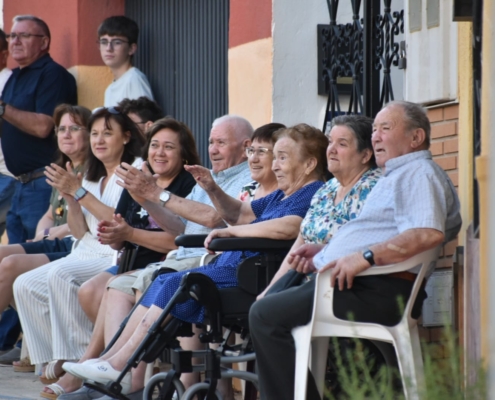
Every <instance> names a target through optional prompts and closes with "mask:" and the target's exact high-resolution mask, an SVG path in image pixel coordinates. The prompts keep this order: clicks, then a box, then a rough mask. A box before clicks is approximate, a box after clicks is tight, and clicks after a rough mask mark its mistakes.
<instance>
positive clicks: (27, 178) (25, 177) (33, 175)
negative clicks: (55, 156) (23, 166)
mask: <svg viewBox="0 0 495 400" xmlns="http://www.w3.org/2000/svg"><path fill="white" fill-rule="evenodd" d="M42 176H45V169H44V168H43V169H40V170H34V171H31V172H27V173H25V174H21V175H19V176H16V177H15V178H16V179H17V180H18V181H19V182H21V183H28V182H31V181H32V180H34V179H38V178H41V177H42Z"/></svg>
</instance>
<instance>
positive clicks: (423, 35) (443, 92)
mask: <svg viewBox="0 0 495 400" xmlns="http://www.w3.org/2000/svg"><path fill="white" fill-rule="evenodd" d="M411 1H413V2H415V1H417V0H407V2H406V3H407V4H406V10H407V9H408V7H409V6H408V2H411ZM421 6H422V24H421V30H419V31H416V32H409V21H408V18H407V17H406V21H405V27H404V30H405V31H406V43H407V71H406V84H405V86H406V89H405V98H406V100H409V101H414V102H417V103H439V102H444V101H448V100H455V99H456V98H457V23H455V22H453V21H452V0H443V1H440V25H439V26H437V27H432V28H428V27H427V23H426V18H427V17H426V13H427V11H426V7H427V2H425V1H423V2H422V3H421Z"/></svg>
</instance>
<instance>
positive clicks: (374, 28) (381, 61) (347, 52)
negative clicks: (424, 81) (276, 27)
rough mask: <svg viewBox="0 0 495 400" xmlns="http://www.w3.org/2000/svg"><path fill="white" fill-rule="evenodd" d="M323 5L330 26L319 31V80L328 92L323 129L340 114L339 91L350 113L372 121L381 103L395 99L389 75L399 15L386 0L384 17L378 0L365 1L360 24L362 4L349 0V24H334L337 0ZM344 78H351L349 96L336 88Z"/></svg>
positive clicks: (401, 15) (395, 50)
mask: <svg viewBox="0 0 495 400" xmlns="http://www.w3.org/2000/svg"><path fill="white" fill-rule="evenodd" d="M327 6H328V11H329V15H330V24H329V25H328V26H319V32H320V37H319V43H320V50H321V54H322V56H321V58H320V62H321V63H322V68H321V70H322V73H321V79H323V80H324V83H325V86H326V87H327V88H328V101H327V108H326V113H325V121H324V123H323V130H326V127H327V123H328V122H329V121H328V119H329V118H332V117H333V116H335V115H338V114H341V113H342V107H341V101H340V100H341V99H340V96H341V95H342V94H343V92H346V93H345V94H350V99H349V106H348V109H347V111H346V112H347V113H349V114H365V115H368V116H371V117H374V116H375V115H376V113H377V112H378V111H379V110H380V108H381V107H382V106H383V104H385V103H386V102H388V101H391V100H393V99H394V92H393V88H392V80H391V78H390V72H391V69H392V66H395V67H397V66H398V62H399V43H398V42H397V40H396V39H397V36H398V35H399V34H401V33H404V11H403V10H402V11H400V12H393V13H392V12H391V0H384V7H383V10H384V14H383V15H381V14H380V0H367V1H365V2H364V7H363V15H364V17H363V19H361V18H360V16H359V15H360V11H361V0H351V6H352V22H349V23H347V24H337V13H338V9H339V1H338V0H327ZM380 73H381V74H383V79H382V82H383V84H382V87H381V88H380ZM346 78H347V79H349V78H350V79H351V90H350V93H349V91H345V89H344V90H343V88H342V86H341V85H340V84H339V83H340V82H341V81H342V80H345V79H346Z"/></svg>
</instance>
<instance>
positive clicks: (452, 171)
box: [419, 104, 459, 358]
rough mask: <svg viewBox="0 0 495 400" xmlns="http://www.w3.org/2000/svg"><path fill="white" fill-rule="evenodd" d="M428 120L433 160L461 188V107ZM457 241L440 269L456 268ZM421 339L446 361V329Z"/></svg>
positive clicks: (424, 332) (432, 113)
mask: <svg viewBox="0 0 495 400" xmlns="http://www.w3.org/2000/svg"><path fill="white" fill-rule="evenodd" d="M428 118H429V119H430V123H431V147H430V150H431V153H432V155H433V160H434V161H435V162H436V163H437V164H438V165H440V166H441V167H442V168H443V169H444V170H445V171H446V172H447V174H448V175H449V178H450V179H451V180H452V182H453V183H454V185H455V187H456V188H458V184H459V170H458V153H459V149H458V147H459V142H458V119H459V105H458V104H451V105H447V106H443V107H435V108H431V109H429V110H428ZM456 247H457V239H455V240H453V241H451V242H449V243H447V244H446V245H445V246H444V247H443V249H442V252H441V254H440V258H439V260H438V261H437V268H452V265H453V258H452V256H453V255H454V252H455V249H456ZM419 332H420V336H421V338H422V339H423V340H425V341H426V342H428V343H435V344H437V345H438V346H435V349H436V350H435V352H434V354H433V357H434V358H446V357H447V352H446V348H445V346H444V345H443V341H444V340H443V332H444V328H443V327H432V328H426V327H422V326H420V327H419Z"/></svg>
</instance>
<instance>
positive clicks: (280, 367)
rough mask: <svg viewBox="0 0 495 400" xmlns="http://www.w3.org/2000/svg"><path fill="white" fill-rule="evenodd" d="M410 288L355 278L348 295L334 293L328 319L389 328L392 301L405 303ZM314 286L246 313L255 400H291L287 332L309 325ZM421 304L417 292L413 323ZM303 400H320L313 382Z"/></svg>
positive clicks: (394, 310)
mask: <svg viewBox="0 0 495 400" xmlns="http://www.w3.org/2000/svg"><path fill="white" fill-rule="evenodd" d="M412 286H413V282H409V281H407V280H403V279H398V278H390V277H388V276H383V275H382V276H380V275H376V276H367V277H358V278H356V279H355V280H354V284H353V287H352V289H344V290H343V291H340V290H338V289H336V290H335V291H334V300H333V301H334V303H333V304H334V314H335V316H337V317H338V318H342V319H348V318H347V317H348V315H349V314H352V318H353V320H355V321H359V322H375V323H379V324H382V325H388V326H393V325H396V324H397V323H398V322H399V321H400V319H401V314H402V313H401V311H402V308H403V307H402V306H401V305H400V302H398V301H397V299H398V297H402V298H403V302H402V304H404V305H405V303H406V302H407V300H408V299H409V295H410V293H411V289H412ZM314 290H315V281H314V280H313V281H310V282H307V283H304V284H303V285H301V286H297V287H293V288H290V289H287V290H285V291H283V292H280V293H275V294H271V295H268V296H266V297H265V298H263V299H261V300H260V301H257V302H256V303H254V304H253V306H252V307H251V310H250V312H249V330H250V332H251V338H252V340H253V344H254V348H255V351H256V361H257V366H258V369H257V370H258V377H259V384H260V399H261V400H280V399H284V400H290V399H293V398H294V371H295V359H296V349H295V344H294V339H293V338H292V334H291V331H292V329H293V328H295V327H296V326H301V325H306V324H307V323H308V322H309V321H310V319H311V313H312V311H313V298H314ZM425 298H426V292H424V290H422V291H421V292H420V293H419V295H418V300H417V301H416V303H415V306H414V308H413V313H412V315H413V317H416V318H417V317H419V314H420V312H421V305H422V303H423V300H424V299H425ZM307 399H308V400H314V399H320V396H319V394H318V391H317V389H316V385H315V382H314V381H313V379H312V377H311V376H310V377H309V379H308V394H307Z"/></svg>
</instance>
